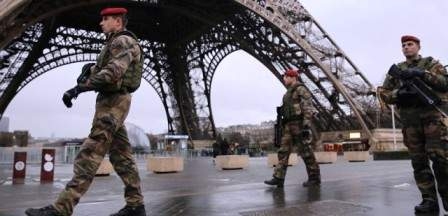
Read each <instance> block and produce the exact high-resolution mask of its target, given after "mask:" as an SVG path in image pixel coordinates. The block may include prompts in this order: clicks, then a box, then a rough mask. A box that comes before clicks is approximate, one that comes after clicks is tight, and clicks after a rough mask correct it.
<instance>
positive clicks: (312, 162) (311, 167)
mask: <svg viewBox="0 0 448 216" xmlns="http://www.w3.org/2000/svg"><path fill="white" fill-rule="evenodd" d="M294 140H295V142H297V143H298V152H299V154H300V157H302V159H303V162H304V163H305V166H306V172H307V173H308V181H316V182H320V168H319V164H318V163H317V161H316V157H315V156H314V153H313V149H312V145H311V143H307V142H302V140H300V137H297V138H295V139H294Z"/></svg>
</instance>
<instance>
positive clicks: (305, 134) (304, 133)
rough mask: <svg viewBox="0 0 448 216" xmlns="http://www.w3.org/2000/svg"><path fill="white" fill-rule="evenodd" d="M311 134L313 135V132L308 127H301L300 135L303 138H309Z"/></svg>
mask: <svg viewBox="0 0 448 216" xmlns="http://www.w3.org/2000/svg"><path fill="white" fill-rule="evenodd" d="M312 135H313V132H312V131H311V129H309V128H306V129H303V130H301V131H300V136H301V137H302V138H303V139H309V138H310V137H312Z"/></svg>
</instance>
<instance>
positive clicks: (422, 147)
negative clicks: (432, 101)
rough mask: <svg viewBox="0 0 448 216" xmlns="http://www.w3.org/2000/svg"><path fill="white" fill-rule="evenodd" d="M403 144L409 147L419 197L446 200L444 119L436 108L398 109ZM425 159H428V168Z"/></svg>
mask: <svg viewBox="0 0 448 216" xmlns="http://www.w3.org/2000/svg"><path fill="white" fill-rule="evenodd" d="M400 116H401V119H402V122H403V125H404V126H403V139H404V144H405V145H406V147H407V148H408V149H409V154H410V156H411V162H412V167H413V169H414V178H415V182H416V184H417V187H418V189H419V190H420V192H421V194H422V198H423V199H430V200H436V201H437V192H436V184H435V182H436V181H437V187H438V191H439V194H440V196H441V197H442V199H445V200H446V199H448V184H447V182H448V119H445V118H443V117H442V115H441V114H440V113H438V112H436V111H431V110H430V111H428V110H422V109H417V108H412V109H409V108H408V109H402V110H401V111H400ZM429 160H431V161H432V169H433V171H434V173H433V171H431V168H430V163H429Z"/></svg>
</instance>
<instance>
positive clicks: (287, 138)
mask: <svg viewBox="0 0 448 216" xmlns="http://www.w3.org/2000/svg"><path fill="white" fill-rule="evenodd" d="M291 139H292V137H291V133H290V129H289V127H288V126H285V130H284V133H283V136H282V141H281V142H282V143H281V146H280V149H279V150H278V151H277V157H278V165H277V166H275V169H274V177H276V178H278V179H285V176H286V171H287V169H288V159H289V154H291V149H292V145H291Z"/></svg>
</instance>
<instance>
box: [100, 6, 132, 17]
mask: <svg viewBox="0 0 448 216" xmlns="http://www.w3.org/2000/svg"><path fill="white" fill-rule="evenodd" d="M126 13H128V10H126V8H113V7H110V8H104V9H103V10H101V16H109V15H119V14H126Z"/></svg>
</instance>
